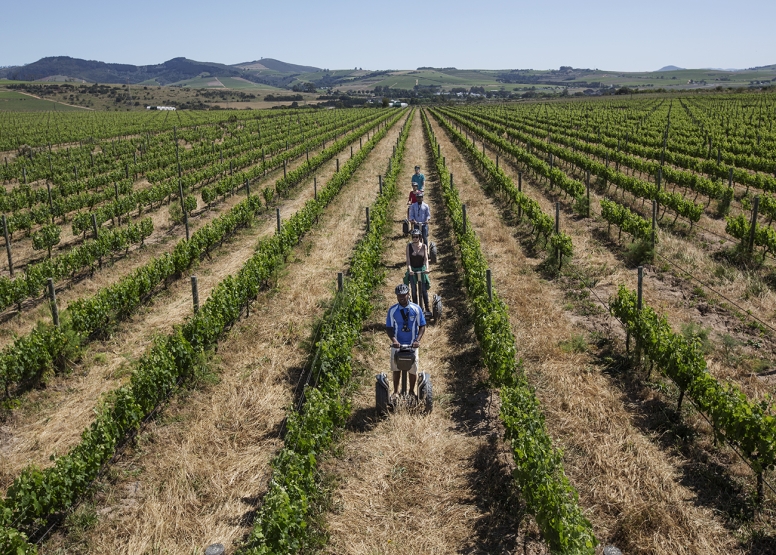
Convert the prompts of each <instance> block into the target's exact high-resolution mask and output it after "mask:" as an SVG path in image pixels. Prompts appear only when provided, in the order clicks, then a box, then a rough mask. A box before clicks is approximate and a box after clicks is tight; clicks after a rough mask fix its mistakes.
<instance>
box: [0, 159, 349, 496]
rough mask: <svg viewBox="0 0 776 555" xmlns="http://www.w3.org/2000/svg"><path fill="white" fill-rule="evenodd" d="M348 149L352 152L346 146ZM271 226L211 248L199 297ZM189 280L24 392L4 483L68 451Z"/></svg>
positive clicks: (290, 204) (9, 432) (0, 479)
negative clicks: (65, 372) (42, 385)
mask: <svg viewBox="0 0 776 555" xmlns="http://www.w3.org/2000/svg"><path fill="white" fill-rule="evenodd" d="M346 150H347V156H349V155H350V149H349V148H348V149H346ZM344 155H345V151H343V154H342V156H344ZM342 156H341V157H342ZM334 169H335V162H333V161H332V162H330V163H328V164H326V165H325V166H324V167H323V168H321V170H320V171H319V173H318V178H319V180H322V181H324V182H325V180H328V179H329V178H330V177H331V175H333V173H334ZM280 175H282V170H281V174H280ZM312 196H313V187H312V183H309V184H308V185H306V186H304V187H300V188H299V189H298V194H296V196H294V197H293V198H291V199H290V200H287V201H284V202H283V203H282V204H281V205H280V209H281V216H283V215H288V214H292V213H293V212H295V211H296V210H298V209H299V208H300V207H301V206H302V205H303V204H304V203H305V202H306V201H307V200H308V199H309V198H311V197H312ZM235 202H236V200H235ZM275 225H276V224H275V218H274V214H267V215H265V216H264V217H263V218H262V219H261V223H260V224H259V225H255V226H254V227H252V228H249V229H246V230H244V231H242V232H241V233H239V234H238V235H237V236H235V237H234V238H232V239H231V240H230V241H229V242H227V243H226V244H225V246H224V248H221V249H218V250H217V251H216V252H214V253H213V255H212V260H208V259H207V258H205V259H203V261H202V262H201V263H200V264H199V266H198V267H197V268H196V269H195V270H193V272H192V273H195V274H196V275H197V276H198V278H199V295H200V302H201V303H204V302H205V300H206V299H207V297H208V295H209V294H210V291H211V290H212V288H213V287H215V286H216V285H217V284H218V283H219V282H220V281H221V280H222V279H223V278H224V277H226V276H227V275H229V274H233V273H235V272H236V271H237V270H238V269H239V268H240V267H241V266H242V264H243V263H244V262H245V261H246V260H247V259H248V258H250V256H251V255H252V254H253V252H254V249H255V245H256V241H257V239H258V238H259V237H261V236H264V235H267V234H271V233H273V232H274V230H275ZM109 277H110V276H108V275H103V274H102V273H98V274H96V275H95V281H98V282H99V284H100V286H104V285H107V284H108V282H107V281H105V280H106V279H108V278H109ZM93 285H95V286H96V285H97V283H93ZM190 287H191V286H190V283H189V280H188V279H180V280H177V281H175V282H174V283H172V284H171V285H170V286H169V287H168V289H167V290H165V291H163V292H162V293H160V294H159V295H157V296H156V297H155V298H154V299H153V300H152V302H151V303H149V305H147V306H146V307H144V308H143V309H142V310H140V311H139V312H138V313H137V314H135V315H134V316H133V317H132V318H130V319H129V320H128V321H126V322H123V323H122V324H121V326H120V331H119V332H118V333H117V334H115V335H114V336H113V337H112V338H110V339H109V340H108V341H105V342H94V343H92V344H91V345H90V347H89V349H88V350H87V351H86V353H85V354H84V360H83V362H82V364H81V365H79V366H78V367H77V368H76V369H75V370H74V375H71V376H61V377H56V378H53V379H52V380H50V383H49V385H48V387H47V388H46V389H45V390H42V391H32V392H30V393H29V394H28V395H26V398H25V400H24V401H23V404H22V407H21V408H20V409H17V410H15V411H14V412H13V413H12V414H11V415H10V416H9V417H8V418H7V419H6V422H4V423H3V425H2V427H0V433H2V435H1V436H0V437H1V438H2V439H1V440H0V484H2V487H7V486H8V485H9V483H10V481H11V480H13V478H15V477H16V476H17V475H18V473H19V471H20V470H21V468H23V467H24V466H26V465H27V464H29V463H30V462H34V463H36V464H39V465H41V466H48V465H49V464H51V463H50V461H49V460H48V458H49V455H50V454H51V453H52V452H57V453H63V452H66V451H67V450H68V448H69V447H70V446H72V445H73V444H74V443H75V442H76V441H78V438H79V437H80V433H81V431H82V430H83V429H84V428H85V427H86V426H88V424H89V422H91V420H92V418H93V416H94V415H93V412H92V409H93V407H94V405H95V404H96V401H97V399H99V396H100V395H101V394H102V393H105V392H107V391H110V390H112V389H114V388H115V387H117V386H118V385H120V384H121V383H123V382H124V381H126V380H127V379H128V376H129V374H128V370H129V368H130V366H131V364H132V362H133V361H135V360H137V359H138V358H139V357H140V356H141V355H142V354H143V353H144V352H145V351H146V350H147V349H148V347H149V346H150V344H151V341H152V339H153V337H154V335H156V334H163V333H167V332H168V331H169V330H170V326H171V325H173V324H176V323H180V322H182V321H183V320H184V319H185V318H186V316H188V315H189V314H190V313H191V309H192V308H191V288H190ZM42 310H46V307H42Z"/></svg>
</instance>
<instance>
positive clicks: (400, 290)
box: [396, 283, 410, 295]
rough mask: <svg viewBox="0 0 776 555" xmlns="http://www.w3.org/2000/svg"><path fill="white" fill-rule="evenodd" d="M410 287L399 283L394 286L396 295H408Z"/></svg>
mask: <svg viewBox="0 0 776 555" xmlns="http://www.w3.org/2000/svg"><path fill="white" fill-rule="evenodd" d="M409 293H410V288H409V287H407V286H406V285H404V284H403V283H400V284H399V285H397V286H396V294H397V295H409Z"/></svg>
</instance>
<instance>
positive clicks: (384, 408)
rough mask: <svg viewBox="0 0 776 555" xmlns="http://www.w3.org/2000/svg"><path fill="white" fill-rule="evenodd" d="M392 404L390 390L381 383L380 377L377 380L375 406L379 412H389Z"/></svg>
mask: <svg viewBox="0 0 776 555" xmlns="http://www.w3.org/2000/svg"><path fill="white" fill-rule="evenodd" d="M390 405H391V399H390V396H389V394H388V390H387V389H385V386H383V384H381V383H380V379H379V377H378V379H376V380H375V408H376V409H377V414H387V413H388V409H389V407H390Z"/></svg>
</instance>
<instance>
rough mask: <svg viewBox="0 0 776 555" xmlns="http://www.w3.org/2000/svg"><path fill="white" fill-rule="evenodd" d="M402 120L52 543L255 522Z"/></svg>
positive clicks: (161, 544)
mask: <svg viewBox="0 0 776 555" xmlns="http://www.w3.org/2000/svg"><path fill="white" fill-rule="evenodd" d="M400 127H401V125H400V123H397V124H396V125H395V126H394V127H393V128H392V129H391V130H390V131H389V133H388V135H387V136H386V137H385V138H384V139H383V140H382V141H381V142H380V144H378V145H377V147H376V148H375V149H374V151H373V152H371V153H370V155H369V157H368V158H367V160H366V161H365V162H364V163H363V164H362V166H361V167H360V168H359V169H358V170H357V172H356V174H355V175H354V177H353V178H352V180H351V181H350V182H349V184H348V185H346V187H345V189H344V190H343V191H342V192H341V193H340V195H339V196H338V197H337V198H336V200H335V201H334V202H333V203H332V205H331V206H330V207H329V209H328V211H327V213H326V215H325V216H324V217H322V218H321V221H320V225H319V226H318V227H317V228H315V229H314V230H313V231H312V232H311V233H310V234H309V235H308V236H307V237H306V238H305V239H304V240H303V241H302V244H301V245H300V246H299V247H297V248H296V249H295V251H294V254H293V255H292V256H291V258H290V261H289V264H288V266H287V268H286V269H285V270H284V271H283V275H282V276H281V278H280V280H279V283H278V285H277V287H276V288H275V289H273V290H272V291H270V292H267V293H265V294H263V298H262V299H260V300H259V302H257V303H255V305H254V306H255V310H252V311H251V314H250V316H249V317H248V318H245V319H243V320H241V321H240V322H239V323H238V324H237V325H236V326H235V327H234V328H233V330H232V331H231V332H230V333H229V335H228V336H227V337H226V338H225V339H224V340H223V341H222V342H221V343H220V344H219V349H218V354H217V355H216V356H215V357H214V359H213V361H212V363H213V364H212V367H213V369H214V370H215V372H214V374H213V376H212V379H213V382H212V383H211V384H210V385H207V384H202V385H203V386H204V387H202V388H201V389H195V390H192V391H190V392H188V393H187V394H185V395H182V396H180V397H176V398H175V400H174V401H173V402H172V404H171V406H169V407H167V408H166V409H165V411H164V414H163V416H162V417H161V418H160V419H158V420H157V421H155V422H152V423H151V424H149V425H148V426H147V427H146V428H145V429H144V430H143V432H142V434H141V437H140V438H139V439H138V442H137V446H136V447H135V449H134V450H133V451H131V452H128V453H127V454H126V455H125V457H124V458H123V460H122V461H121V462H120V463H118V464H117V465H116V466H115V472H114V473H113V479H112V480H111V481H110V482H108V483H105V484H103V487H104V490H103V491H102V492H101V493H100V494H99V495H98V496H97V498H96V499H95V501H94V502H95V504H96V505H97V506H98V507H99V509H98V510H97V514H98V521H97V523H96V525H95V526H94V528H93V529H91V530H89V531H88V533H87V534H85V535H78V536H77V537H75V538H74V537H73V536H72V535H71V536H70V537H67V536H66V537H65V539H64V540H63V539H62V538H61V537H60V538H55V539H54V540H52V542H50V544H49V545H48V546H47V548H46V550H47V551H55V549H56V547H57V546H58V545H59V544H60V542H61V541H65V542H71V541H72V543H74V544H75V545H72V546H69V547H73V549H76V546H77V549H80V550H81V551H82V552H88V553H144V552H155V551H159V552H171V553H192V552H200V551H201V550H202V549H203V548H204V546H206V545H208V544H209V543H212V542H215V541H218V542H221V543H224V544H225V545H226V546H227V549H228V550H230V551H231V546H232V545H233V544H235V543H236V542H238V541H239V540H241V539H242V537H243V536H244V535H245V534H246V533H247V532H248V531H249V529H250V527H251V525H252V521H253V511H254V509H255V508H256V506H257V504H258V503H259V502H260V499H261V495H262V494H263V493H264V491H265V489H266V481H267V479H268V478H269V472H268V470H269V466H268V463H269V461H270V460H271V458H272V456H273V454H274V453H275V451H276V450H277V449H278V448H279V447H280V446H281V445H282V441H281V440H280V439H279V437H278V430H279V426H280V423H281V422H282V420H283V418H284V417H285V415H286V409H287V407H288V405H289V404H290V403H291V401H292V392H293V389H294V387H295V385H296V382H297V378H298V376H299V374H300V371H301V370H302V368H303V367H304V366H305V364H306V362H307V357H308V356H309V353H310V344H309V343H310V337H311V335H312V327H313V322H315V321H316V320H318V319H320V318H322V317H324V315H325V313H326V310H327V306H328V305H327V302H328V300H329V299H330V298H331V296H332V291H333V287H334V284H335V283H336V275H337V272H338V271H343V270H345V269H346V267H347V262H348V257H349V256H350V253H351V251H352V249H353V246H354V244H355V241H356V239H357V238H358V237H359V236H360V235H361V233H363V230H364V228H365V223H364V216H365V208H366V207H367V206H369V205H370V204H371V203H372V202H373V201H374V199H375V197H376V195H377V189H378V187H377V175H378V174H380V173H383V172H384V171H385V165H386V163H387V159H388V156H389V155H390V152H391V149H392V146H393V144H395V141H396V137H397V136H398V134H399V132H400ZM341 159H342V157H341ZM329 176H330V174H329V175H327V177H329ZM327 180H328V179H327ZM319 183H321V180H319ZM307 192H309V193H311V192H312V191H310V190H309V189H308V191H307ZM302 200H303V199H302V198H298V199H297V201H296V202H298V204H300V205H301V202H302ZM254 243H255V240H254V241H251V242H250V245H249V246H250V248H251V249H252V247H253V244H254ZM188 302H189V301H188V299H187V300H186V303H188ZM160 316H161V315H160ZM144 322H145V324H146V325H149V321H148V318H145V319H144ZM216 380H217V381H216Z"/></svg>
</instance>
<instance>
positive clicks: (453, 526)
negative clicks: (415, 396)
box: [322, 116, 546, 555]
mask: <svg viewBox="0 0 776 555" xmlns="http://www.w3.org/2000/svg"><path fill="white" fill-rule="evenodd" d="M407 152H408V155H407V156H406V157H405V163H404V170H405V171H404V173H403V174H402V175H405V174H406V175H407V176H408V177H407V180H406V181H404V182H403V183H402V185H403V187H402V189H406V190H407V191H408V190H409V176H410V175H411V173H412V169H411V168H412V167H413V166H414V165H415V164H420V165H421V166H422V167H423V168H424V169H427V168H429V167H430V159H429V158H428V156H427V153H426V151H425V149H424V141H423V131H422V125H421V122H420V117H419V116H418V117H417V119H416V121H415V122H414V124H413V127H412V129H411V130H410V137H409V140H408V144H407ZM426 177H427V180H426V191H429V193H427V197H426V202H427V203H428V204H429V205H430V207H431V212H432V222H433V225H432V226H431V227H432V229H431V233H430V240H433V241H435V242H436V243H437V245H438V247H439V253H440V256H439V262H438V263H437V264H436V265H434V266H432V273H431V276H430V277H431V281H432V290H431V293H432V294H433V293H439V294H441V295H442V297H443V299H444V307H445V316H444V318H443V320H442V322H441V323H440V324H438V325H429V326H428V327H427V330H426V334H425V335H424V338H423V342H422V346H421V350H420V361H421V364H420V366H421V371H425V372H430V374H431V378H432V384H433V388H434V398H435V404H434V409H433V412H432V413H431V414H429V415H424V414H423V413H421V412H419V411H418V410H417V409H407V408H402V409H399V410H397V411H396V412H393V413H391V414H390V415H388V416H380V415H377V414H376V413H375V410H374V406H375V398H374V379H375V374H377V373H379V372H386V373H388V375H389V380H390V371H389V359H388V353H389V351H388V346H389V344H390V342H389V341H388V338H387V336H386V335H385V332H384V326H385V313H386V310H387V309H388V307H389V306H390V305H392V304H393V303H395V302H396V297H395V295H394V288H395V287H396V285H397V284H398V283H400V282H401V280H402V277H403V275H404V269H405V267H406V262H405V259H404V252H405V248H406V245H407V242H408V239H407V237H405V236H402V235H401V233H400V230H401V220H402V219H403V218H404V217H406V210H407V209H406V204H405V203H406V198H407V197H406V192H405V193H404V194H402V195H401V197H400V200H399V202H398V203H397V205H396V207H395V212H394V220H395V221H394V230H395V232H396V235H394V237H393V238H392V240H391V241H389V244H388V248H387V250H386V252H385V255H384V258H385V266H386V271H387V272H388V278H387V281H386V284H385V286H384V287H383V290H382V292H381V296H380V298H378V299H377V302H376V306H377V309H376V310H375V313H374V314H373V315H372V317H371V320H370V322H369V323H368V324H367V325H366V326H365V327H364V331H363V335H362V344H361V348H360V349H359V351H358V353H357V356H356V363H357V366H359V367H360V368H361V369H362V370H363V375H362V377H361V382H362V383H361V387H360V389H359V391H358V393H357V394H356V395H355V398H354V401H353V405H354V411H353V414H352V417H351V419H350V422H349V424H348V428H347V431H346V432H345V435H344V437H343V438H342V440H341V442H340V445H341V453H339V452H338V453H337V454H336V456H334V457H331V458H330V459H328V460H327V461H325V462H324V463H323V464H322V467H323V470H324V474H325V475H326V476H327V479H326V483H328V484H330V485H331V487H332V488H333V492H332V500H331V505H330V507H329V508H328V511H327V512H326V514H325V527H326V529H327V532H328V533H329V534H330V536H331V537H330V543H329V545H328V546H327V547H326V548H325V552H327V553H336V554H338V555H341V554H375V553H380V554H383V553H386V554H387V553H390V554H417V553H424V554H425V553H435V554H449V553H485V552H487V553H507V552H509V553H512V552H514V550H515V549H517V548H518V546H524V548H525V549H527V551H526V552H527V553H546V549H545V546H544V545H543V544H542V543H541V541H540V540H538V539H537V531H538V529H537V528H536V526H535V524H534V523H533V522H532V521H531V520H530V519H526V520H523V519H524V517H525V514H524V512H523V506H522V504H521V502H520V500H519V498H516V497H513V496H512V495H510V492H511V491H512V488H511V486H510V482H511V477H510V472H511V468H510V466H509V459H508V458H507V457H506V456H505V455H506V454H505V453H504V452H503V449H502V447H501V445H500V444H501V442H500V440H499V431H498V429H497V426H496V423H497V421H498V408H497V404H498V403H497V400H496V402H495V403H493V404H491V403H490V401H491V399H492V397H491V394H492V392H491V391H490V390H488V389H487V386H486V385H485V384H484V383H483V381H484V380H486V379H487V370H486V369H485V368H484V366H483V365H482V364H481V362H480V356H479V349H478V347H477V342H476V338H475V336H474V330H473V326H472V324H471V320H470V317H471V315H470V313H469V312H468V310H467V307H466V295H465V293H464V291H463V286H462V284H461V281H460V279H459V277H458V276H459V272H460V266H459V265H457V264H456V260H455V253H454V250H453V249H454V246H453V244H452V242H451V237H452V234H451V232H450V230H449V228H448V227H447V224H446V222H445V219H444V206H443V204H442V201H441V197H440V196H439V194H438V191H437V184H436V182H435V180H434V178H433V177H432V176H430V175H428V174H427V175H426Z"/></svg>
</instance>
